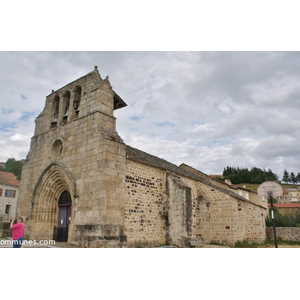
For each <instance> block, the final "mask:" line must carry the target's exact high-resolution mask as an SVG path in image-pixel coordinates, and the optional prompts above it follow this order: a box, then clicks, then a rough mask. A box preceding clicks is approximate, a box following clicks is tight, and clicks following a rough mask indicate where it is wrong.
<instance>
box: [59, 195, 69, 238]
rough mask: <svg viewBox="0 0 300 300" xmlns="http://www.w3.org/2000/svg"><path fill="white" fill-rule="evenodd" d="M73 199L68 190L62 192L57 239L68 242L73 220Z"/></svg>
mask: <svg viewBox="0 0 300 300" xmlns="http://www.w3.org/2000/svg"><path fill="white" fill-rule="evenodd" d="M71 205H72V199H71V195H70V193H69V192H68V191H64V192H62V194H61V195H60V197H59V200H58V209H59V210H58V226H57V241H58V242H67V241H68V234H69V225H70V222H71Z"/></svg>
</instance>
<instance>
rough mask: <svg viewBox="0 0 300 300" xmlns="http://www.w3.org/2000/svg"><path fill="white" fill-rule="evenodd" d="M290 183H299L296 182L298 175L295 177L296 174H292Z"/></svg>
mask: <svg viewBox="0 0 300 300" xmlns="http://www.w3.org/2000/svg"><path fill="white" fill-rule="evenodd" d="M290 181H291V182H292V183H296V182H297V181H296V175H295V173H294V172H291V174H290Z"/></svg>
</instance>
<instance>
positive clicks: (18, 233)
mask: <svg viewBox="0 0 300 300" xmlns="http://www.w3.org/2000/svg"><path fill="white" fill-rule="evenodd" d="M10 229H12V230H13V231H12V239H13V248H21V246H22V243H23V241H24V231H25V226H24V224H23V219H22V218H21V217H17V218H15V219H13V220H11V223H10Z"/></svg>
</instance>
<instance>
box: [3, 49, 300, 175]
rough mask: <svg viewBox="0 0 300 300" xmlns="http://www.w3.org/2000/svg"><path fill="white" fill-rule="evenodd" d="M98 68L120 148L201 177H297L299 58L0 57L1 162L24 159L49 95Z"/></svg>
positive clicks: (169, 54)
mask: <svg viewBox="0 0 300 300" xmlns="http://www.w3.org/2000/svg"><path fill="white" fill-rule="evenodd" d="M95 65H97V66H98V69H99V71H100V74H101V76H102V78H105V76H107V75H108V76H109V78H110V82H111V84H112V86H113V89H114V90H115V91H116V92H117V93H118V94H119V95H120V96H121V97H122V98H123V100H124V101H125V102H126V103H127V104H128V106H127V107H126V108H123V109H120V110H118V111H116V112H115V116H116V117H117V131H118V132H119V134H120V136H121V137H122V138H123V140H124V141H125V143H126V144H128V145H130V146H132V147H136V148H139V149H141V150H143V151H146V152H148V153H151V154H153V155H157V156H159V157H161V158H164V159H166V160H168V161H170V162H173V163H175V164H177V165H178V164H180V163H182V162H184V163H186V164H188V165H191V166H193V167H195V168H198V169H199V170H201V171H203V172H205V173H207V174H221V173H222V172H223V169H224V167H226V166H239V167H248V168H251V167H252V166H257V167H260V168H266V169H268V168H270V169H271V170H272V171H273V172H275V173H276V174H277V175H278V176H279V177H280V178H281V177H282V173H283V171H284V169H287V170H288V171H289V172H292V171H293V172H300V154H299V153H300V151H299V149H300V138H299V136H300V131H299V128H300V117H299V112H300V53H299V52H245V51H244V52H225V51H222V52H196V51H193V52H173V51H172V52H167V51H160V52H158V51H151V52H146V51H142V52H137V51H136V52H134V51H133V52H125V51H120V52H74V51H73V52H58V51H56V52H6V51H2V52H0V66H1V68H0V82H1V89H0V147H1V151H0V161H6V160H7V159H8V158H10V157H14V158H16V159H22V158H25V157H26V155H27V152H28V150H29V145H30V138H31V137H32V135H33V132H34V120H35V118H36V116H37V115H38V114H39V113H40V112H41V111H42V109H43V107H44V104H45V98H46V96H47V95H48V94H50V92H51V90H52V89H53V90H56V89H58V88H60V87H62V86H64V85H66V84H67V83H69V82H71V81H73V80H75V79H77V78H79V77H81V76H83V75H85V74H87V73H88V72H90V71H92V70H93V69H94V66H95Z"/></svg>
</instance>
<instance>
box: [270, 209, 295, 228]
mask: <svg viewBox="0 0 300 300" xmlns="http://www.w3.org/2000/svg"><path fill="white" fill-rule="evenodd" d="M274 218H275V226H276V227H300V213H299V212H295V213H293V214H289V215H281V214H280V213H279V211H278V210H277V209H276V208H274ZM266 225H267V227H272V226H273V221H272V217H271V210H270V214H269V216H268V218H267V220H266Z"/></svg>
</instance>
